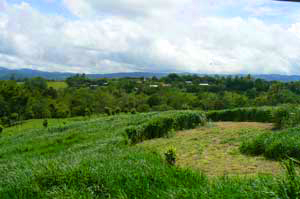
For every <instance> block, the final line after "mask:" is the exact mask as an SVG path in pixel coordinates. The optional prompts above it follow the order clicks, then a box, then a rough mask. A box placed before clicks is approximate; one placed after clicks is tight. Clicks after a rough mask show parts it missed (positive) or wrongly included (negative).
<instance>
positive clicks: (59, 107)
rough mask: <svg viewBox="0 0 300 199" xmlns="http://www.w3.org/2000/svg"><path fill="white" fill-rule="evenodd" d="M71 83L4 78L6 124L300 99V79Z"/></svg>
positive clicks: (1, 107)
mask: <svg viewBox="0 0 300 199" xmlns="http://www.w3.org/2000/svg"><path fill="white" fill-rule="evenodd" d="M66 83H67V85H68V87H67V88H64V87H63V86H62V87H61V89H54V88H53V87H48V84H47V82H46V80H44V79H42V78H33V79H27V80H26V81H24V82H16V81H14V80H7V81H0V119H1V121H0V122H1V124H2V125H5V126H11V125H16V124H19V122H20V121H23V120H27V119H38V118H66V117H74V116H90V115H92V114H98V113H99V114H101V113H105V112H106V113H108V114H109V115H111V114H115V113H120V112H132V113H135V112H149V111H168V110H174V109H175V110H187V109H193V110H194V109H197V110H221V109H232V108H237V107H251V106H252V107H253V106H275V105H278V104H285V103H290V104H297V103H299V102H300V82H290V83H281V82H268V81H264V80H261V79H253V78H252V77H251V76H245V77H231V76H228V77H219V76H215V77H212V76H203V77H200V76H196V75H177V74H170V75H168V76H166V77H162V78H160V79H157V78H155V77H153V78H148V79H144V78H122V79H89V78H87V77H86V76H85V75H76V76H74V77H70V78H68V79H67V80H66Z"/></svg>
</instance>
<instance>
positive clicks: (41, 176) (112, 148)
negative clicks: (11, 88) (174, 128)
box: [0, 112, 300, 199]
mask: <svg viewBox="0 0 300 199" xmlns="http://www.w3.org/2000/svg"><path fill="white" fill-rule="evenodd" d="M173 113H174V114H175V113H176V112H166V113H158V112H157V113H147V114H146V113H145V114H134V115H132V114H121V115H116V116H109V117H108V116H100V117H92V118H70V119H66V121H67V123H66V124H63V125H60V124H59V123H57V122H56V120H49V128H47V129H46V128H43V127H42V120H32V121H28V122H26V123H25V124H23V125H22V126H20V127H18V128H19V129H14V128H9V129H5V130H4V132H3V133H2V134H1V135H0V179H1V180H0V198H1V199H2V198H4V199H6V198H7V199H11V198H120V199H121V198H122V199H124V198H128V199H131V198H167V199H169V198H178V199H182V198H236V199H240V198H291V197H289V196H293V195H291V193H298V192H299V191H300V188H299V189H298V188H297V187H295V186H294V185H293V184H292V183H290V182H291V181H290V180H289V179H290V178H287V177H285V176H283V175H281V174H280V168H279V166H278V164H277V163H274V162H269V161H266V160H265V159H260V158H258V159H255V158H252V159H249V160H247V158H246V156H243V155H240V154H238V152H237V151H236V149H235V147H238V145H239V143H240V142H241V140H243V139H246V138H247V137H248V136H251V134H250V132H251V131H252V130H255V129H267V130H268V129H270V128H271V125H270V124H259V123H254V124H253V123H217V124H215V125H214V124H213V125H211V126H208V127H205V128H198V129H194V130H188V131H180V132H177V133H175V132H174V134H176V135H174V137H170V138H168V139H167V138H165V139H156V140H155V141H154V140H150V141H146V142H144V143H142V144H138V145H133V146H130V145H128V140H127V138H126V134H125V129H126V128H128V126H136V125H141V124H143V123H145V122H147V121H149V119H150V118H159V117H165V116H166V115H168V116H170V115H172V114H173ZM37 126H39V127H38V128H36V127H37ZM240 126H243V127H242V128H241V127H240ZM249 129H251V131H250V130H249ZM168 145H176V146H175V147H176V148H177V153H178V162H177V164H178V166H171V165H169V164H167V162H166V161H165V160H164V157H163V156H162V155H161V154H162V153H163V151H164V147H166V146H168ZM154 147H155V148H156V150H153V148H154ZM149 148H151V150H149ZM156 151H158V152H156ZM201 161H202V162H201ZM230 161H231V162H230ZM243 161H247V162H246V164H244V162H243ZM193 162H195V163H193ZM199 162H200V163H199ZM219 164H220V165H221V166H220V165H219ZM248 164H252V165H255V164H257V165H260V167H259V168H258V169H254V170H251V168H249V167H247V166H248ZM203 165H206V166H203ZM226 165H228V169H227V170H224V167H225V166H226ZM268 166H270V167H271V168H272V169H274V172H275V174H276V175H275V176H272V175H256V173H261V172H262V173H270V172H268V171H269V170H268V169H267V168H266V167H268ZM189 168H192V169H193V170H192V169H189ZM236 168H237V169H236ZM243 169H244V170H243ZM200 170H203V172H201V171H200ZM224 171H226V173H230V174H236V173H241V174H248V173H251V174H253V175H251V176H243V175H242V176H233V175H225V176H222V173H225V172H224ZM236 171H239V172H236ZM213 172H216V173H217V175H215V174H214V173H213ZM206 174H208V175H210V176H211V175H213V176H216V177H213V178H212V177H207V175H206ZM220 175H221V176H220ZM294 182H296V184H297V183H299V182H300V179H299V177H298V176H296V177H295V178H293V183H294ZM295 191H296V192H295Z"/></svg>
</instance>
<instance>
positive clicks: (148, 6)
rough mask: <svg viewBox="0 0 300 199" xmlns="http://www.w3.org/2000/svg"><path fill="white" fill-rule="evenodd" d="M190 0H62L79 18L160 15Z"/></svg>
mask: <svg viewBox="0 0 300 199" xmlns="http://www.w3.org/2000/svg"><path fill="white" fill-rule="evenodd" d="M191 1H192V0H180V1H178V0H163V1H162V0H151V1H147V0H101V1H99V0H64V4H65V5H66V6H67V7H68V8H69V9H70V11H71V12H72V13H73V14H74V15H76V16H79V17H89V16H93V17H95V16H99V15H100V16H101V15H105V14H106V15H107V14H108V15H118V16H147V15H161V14H164V13H165V12H168V13H169V12H172V11H174V10H176V9H178V8H180V7H181V8H182V6H184V5H185V4H187V3H189V2H191Z"/></svg>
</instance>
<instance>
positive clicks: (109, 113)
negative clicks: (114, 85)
mask: <svg viewBox="0 0 300 199" xmlns="http://www.w3.org/2000/svg"><path fill="white" fill-rule="evenodd" d="M104 112H105V113H106V114H107V115H108V116H110V115H112V110H111V108H109V107H104Z"/></svg>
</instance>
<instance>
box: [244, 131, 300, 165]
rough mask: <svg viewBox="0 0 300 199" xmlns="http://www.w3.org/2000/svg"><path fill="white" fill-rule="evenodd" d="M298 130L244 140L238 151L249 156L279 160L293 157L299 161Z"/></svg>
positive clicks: (299, 140) (299, 139)
mask: <svg viewBox="0 0 300 199" xmlns="http://www.w3.org/2000/svg"><path fill="white" fill-rule="evenodd" d="M299 132H300V128H292V129H285V130H283V131H280V132H273V133H263V134H261V135H259V136H257V137H255V138H253V139H250V140H249V139H248V140H245V141H244V142H243V143H242V144H241V146H240V151H241V152H242V153H245V154H249V155H264V156H265V157H266V158H269V159H274V160H281V159H286V158H287V157H293V158H296V159H298V160H300V133H299Z"/></svg>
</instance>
